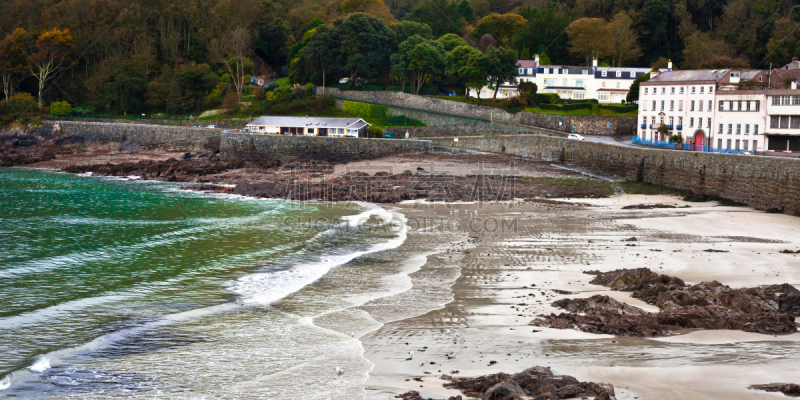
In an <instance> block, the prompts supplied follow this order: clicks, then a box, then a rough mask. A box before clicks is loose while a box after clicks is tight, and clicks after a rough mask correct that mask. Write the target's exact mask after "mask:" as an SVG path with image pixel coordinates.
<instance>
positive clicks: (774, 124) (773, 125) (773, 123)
mask: <svg viewBox="0 0 800 400" xmlns="http://www.w3.org/2000/svg"><path fill="white" fill-rule="evenodd" d="M780 120H781V119H780V117H778V116H777V115H773V116H771V117H770V118H769V128H770V129H778V125H779V123H780Z"/></svg>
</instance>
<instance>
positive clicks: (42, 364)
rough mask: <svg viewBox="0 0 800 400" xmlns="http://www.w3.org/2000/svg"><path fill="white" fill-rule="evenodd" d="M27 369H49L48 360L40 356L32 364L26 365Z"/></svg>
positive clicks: (39, 370)
mask: <svg viewBox="0 0 800 400" xmlns="http://www.w3.org/2000/svg"><path fill="white" fill-rule="evenodd" d="M28 369H29V370H31V371H33V372H44V371H47V370H48V369H50V360H48V359H47V357H44V356H40V357H39V359H38V360H36V362H35V363H33V365H31V366H30V367H28Z"/></svg>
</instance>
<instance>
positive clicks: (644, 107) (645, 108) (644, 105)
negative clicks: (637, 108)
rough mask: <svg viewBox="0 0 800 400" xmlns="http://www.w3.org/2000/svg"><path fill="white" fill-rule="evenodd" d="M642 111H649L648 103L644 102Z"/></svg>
mask: <svg viewBox="0 0 800 400" xmlns="http://www.w3.org/2000/svg"><path fill="white" fill-rule="evenodd" d="M642 111H647V102H646V101H643V102H642Z"/></svg>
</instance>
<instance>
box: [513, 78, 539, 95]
mask: <svg viewBox="0 0 800 400" xmlns="http://www.w3.org/2000/svg"><path fill="white" fill-rule="evenodd" d="M517 89H519V92H520V93H533V94H536V91H537V90H538V87H537V86H536V84H535V83H533V82H528V81H525V82H522V83H520V84H519V86H517Z"/></svg>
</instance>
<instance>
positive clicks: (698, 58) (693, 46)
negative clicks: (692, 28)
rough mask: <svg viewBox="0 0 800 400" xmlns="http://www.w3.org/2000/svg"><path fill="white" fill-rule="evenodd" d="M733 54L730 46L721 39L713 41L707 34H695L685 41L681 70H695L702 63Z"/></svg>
mask: <svg viewBox="0 0 800 400" xmlns="http://www.w3.org/2000/svg"><path fill="white" fill-rule="evenodd" d="M732 54H734V51H733V49H732V48H731V46H730V45H729V44H728V43H726V42H725V41H724V40H722V39H714V38H712V37H710V36H709V34H707V33H703V32H696V33H695V34H694V35H692V36H691V37H690V38H689V40H688V41H687V44H686V48H685V49H683V62H682V63H681V68H682V69H696V68H699V67H700V64H702V63H703V62H704V61H708V60H711V59H714V58H716V57H720V56H730V55H732Z"/></svg>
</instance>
